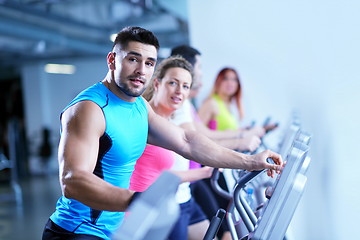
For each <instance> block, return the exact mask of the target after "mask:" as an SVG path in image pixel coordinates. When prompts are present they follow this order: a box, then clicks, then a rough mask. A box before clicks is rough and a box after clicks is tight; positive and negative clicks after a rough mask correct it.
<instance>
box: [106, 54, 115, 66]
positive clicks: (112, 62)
mask: <svg viewBox="0 0 360 240" xmlns="http://www.w3.org/2000/svg"><path fill="white" fill-rule="evenodd" d="M115 55H116V53H115V52H109V53H108V55H107V58H106V60H107V65H108V68H109V69H110V70H115Z"/></svg>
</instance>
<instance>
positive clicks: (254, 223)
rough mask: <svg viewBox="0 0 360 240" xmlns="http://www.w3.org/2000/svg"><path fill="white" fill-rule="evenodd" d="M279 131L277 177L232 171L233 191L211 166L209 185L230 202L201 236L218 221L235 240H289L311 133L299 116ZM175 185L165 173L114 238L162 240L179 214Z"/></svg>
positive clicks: (212, 236)
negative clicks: (280, 167)
mask: <svg viewBox="0 0 360 240" xmlns="http://www.w3.org/2000/svg"><path fill="white" fill-rule="evenodd" d="M277 131H281V132H282V133H281V137H279V140H278V142H277V143H276V144H275V146H276V147H275V149H271V150H273V151H275V152H278V153H279V154H281V156H282V158H283V160H284V161H285V162H286V164H285V166H284V168H283V170H282V172H281V173H280V174H278V175H277V177H276V178H270V177H268V176H267V174H266V171H265V170H263V171H253V172H248V171H245V170H232V177H233V178H234V180H235V182H236V184H235V185H234V188H233V189H232V190H231V191H225V190H224V189H222V188H221V187H220V186H219V184H218V181H217V180H218V178H219V171H218V170H217V169H215V170H214V173H213V176H212V178H211V185H212V187H213V188H214V190H215V191H216V193H217V194H220V195H221V196H223V197H224V198H226V199H228V200H229V205H228V207H227V209H219V210H218V212H217V214H216V215H215V216H214V217H213V219H212V221H211V223H210V226H209V228H208V230H207V233H206V235H205V237H204V240H211V239H215V236H216V233H217V230H218V229H219V226H220V224H221V223H222V221H227V223H228V226H229V229H230V232H231V236H232V239H233V240H240V239H241V240H246V239H248V240H284V239H287V240H291V239H289V238H288V237H287V234H286V232H287V230H288V227H289V224H290V222H291V219H292V218H293V215H294V213H295V210H296V208H297V206H298V203H299V201H300V199H301V196H302V194H303V192H304V188H305V185H306V182H307V170H308V168H309V164H310V162H311V159H310V156H309V154H308V153H309V147H310V146H309V145H310V140H311V134H309V133H308V132H305V131H303V130H302V129H301V125H300V123H299V121H298V120H297V119H294V120H291V121H290V123H289V124H288V125H287V126H286V127H285V128H283V129H278V130H277ZM179 183H180V179H179V178H178V177H177V176H175V175H174V174H172V173H170V172H167V171H165V172H164V173H163V174H162V175H161V176H160V177H159V178H158V179H157V181H156V182H155V183H154V184H153V185H152V186H151V187H150V188H149V189H148V190H147V191H145V192H144V193H143V194H141V195H140V197H139V198H137V199H136V200H135V201H134V202H133V203H132V205H131V206H130V208H129V214H128V215H127V216H126V218H125V220H124V222H123V223H122V225H121V226H120V228H119V229H118V231H116V233H115V234H114V235H113V237H112V239H114V240H119V239H132V240H143V239H156V240H162V239H166V237H167V236H168V234H169V232H170V231H171V229H172V227H173V225H174V224H175V222H176V220H177V218H178V216H179V206H178V204H177V203H176V201H175V193H176V190H177V186H178V185H179ZM249 190H251V191H249ZM249 192H251V193H252V200H253V201H252V203H251V204H250V202H249V200H248V193H249Z"/></svg>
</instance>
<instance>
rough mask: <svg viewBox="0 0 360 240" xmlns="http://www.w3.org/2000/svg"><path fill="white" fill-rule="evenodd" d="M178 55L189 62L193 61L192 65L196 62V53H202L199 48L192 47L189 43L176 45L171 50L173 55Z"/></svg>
mask: <svg viewBox="0 0 360 240" xmlns="http://www.w3.org/2000/svg"><path fill="white" fill-rule="evenodd" d="M176 55H180V56H182V57H183V58H185V59H186V60H187V61H188V62H189V63H191V65H193V66H194V65H195V62H196V58H195V56H196V55H201V53H200V52H199V51H198V50H197V49H195V48H192V47H190V46H188V45H181V46H178V47H174V48H173V49H172V50H171V56H176Z"/></svg>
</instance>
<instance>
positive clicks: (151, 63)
mask: <svg viewBox="0 0 360 240" xmlns="http://www.w3.org/2000/svg"><path fill="white" fill-rule="evenodd" d="M146 65H147V66H149V67H153V66H154V63H153V62H147V63H146Z"/></svg>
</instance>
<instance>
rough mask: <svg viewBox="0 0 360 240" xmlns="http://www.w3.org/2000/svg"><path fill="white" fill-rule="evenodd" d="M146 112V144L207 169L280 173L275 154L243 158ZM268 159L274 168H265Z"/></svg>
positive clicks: (267, 164) (280, 160) (266, 153)
mask: <svg viewBox="0 0 360 240" xmlns="http://www.w3.org/2000/svg"><path fill="white" fill-rule="evenodd" d="M148 108H149V137H148V143H150V144H153V145H157V146H160V147H164V148H167V149H170V150H173V151H175V152H177V153H179V154H180V155H182V156H184V157H185V158H187V159H191V160H194V161H197V162H199V163H201V164H203V165H207V166H211V167H216V168H219V167H223V168H234V169H246V170H249V171H252V170H261V169H264V168H266V169H272V170H277V171H279V170H281V167H282V159H281V156H280V155H279V154H276V153H273V152H271V151H269V150H266V151H264V152H262V153H259V154H256V155H246V154H241V153H238V152H235V151H233V150H230V149H227V148H224V147H222V146H220V145H218V144H216V143H215V142H213V141H211V140H210V139H209V138H207V137H205V136H204V135H202V134H199V133H198V132H196V131H192V130H184V129H182V128H180V127H177V126H175V125H174V124H172V123H170V122H169V121H167V120H166V119H164V118H162V117H160V116H158V115H157V114H155V113H154V111H153V110H152V109H151V107H150V106H149V105H148ZM268 157H270V158H273V161H274V162H275V163H276V164H277V165H274V164H269V163H268V162H267V161H266V159H267V158H268Z"/></svg>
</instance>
